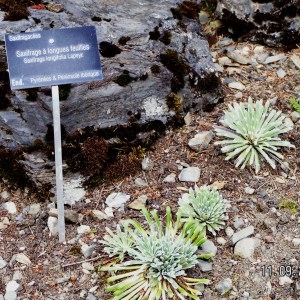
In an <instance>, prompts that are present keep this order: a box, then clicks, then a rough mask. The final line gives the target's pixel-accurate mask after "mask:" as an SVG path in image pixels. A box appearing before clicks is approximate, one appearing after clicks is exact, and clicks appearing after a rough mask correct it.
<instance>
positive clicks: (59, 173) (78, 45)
mask: <svg viewBox="0 0 300 300" xmlns="http://www.w3.org/2000/svg"><path fill="white" fill-rule="evenodd" d="M5 46H6V54H7V62H8V71H9V79H10V87H11V89H12V90H17V89H25V88H34V87H41V86H52V105H53V129H54V145H55V149H54V150H55V173H56V198H57V210H58V235H59V241H60V242H64V241H65V216H64V200H63V167H62V146H61V125H60V105H59V89H58V85H60V84H67V83H79V82H86V81H95V80H101V79H103V76H102V70H101V64H100V57H99V50H98V44H97V36H96V28H95V27H94V26H84V27H78V28H63V29H58V30H45V31H35V32H24V33H18V34H6V35H5Z"/></svg>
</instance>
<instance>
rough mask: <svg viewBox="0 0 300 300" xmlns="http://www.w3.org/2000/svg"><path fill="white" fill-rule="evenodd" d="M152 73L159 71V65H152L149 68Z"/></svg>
mask: <svg viewBox="0 0 300 300" xmlns="http://www.w3.org/2000/svg"><path fill="white" fill-rule="evenodd" d="M150 70H151V72H152V74H154V75H157V74H159V73H160V66H159V65H152V66H151V68H150Z"/></svg>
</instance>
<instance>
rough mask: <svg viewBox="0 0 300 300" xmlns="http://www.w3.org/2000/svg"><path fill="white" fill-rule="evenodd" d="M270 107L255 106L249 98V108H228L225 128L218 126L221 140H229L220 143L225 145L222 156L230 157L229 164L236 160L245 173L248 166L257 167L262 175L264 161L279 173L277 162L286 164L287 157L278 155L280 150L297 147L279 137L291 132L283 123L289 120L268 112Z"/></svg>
mask: <svg viewBox="0 0 300 300" xmlns="http://www.w3.org/2000/svg"><path fill="white" fill-rule="evenodd" d="M269 106H270V103H269V102H268V101H267V102H266V103H265V105H264V104H263V103H262V101H261V100H260V101H257V102H256V103H253V101H252V98H251V97H249V99H248V105H244V104H243V103H234V104H233V105H228V110H227V111H226V112H225V115H224V119H223V120H222V121H221V123H222V124H223V125H224V126H216V127H215V131H216V134H217V135H218V136H221V137H224V138H226V139H224V140H222V141H217V142H216V143H215V144H216V145H222V146H223V147H222V149H221V150H222V152H224V153H227V157H226V160H229V159H231V158H234V157H237V158H236V164H235V166H236V167H238V166H240V167H241V169H244V168H245V166H246V165H251V166H254V168H255V172H256V173H258V172H259V170H260V168H261V164H260V161H261V159H263V160H265V161H266V162H267V163H268V164H270V166H271V167H272V168H273V169H275V168H276V164H275V161H278V162H282V160H283V159H284V157H283V155H281V154H280V153H279V152H277V150H278V147H294V145H292V144H291V143H290V142H288V141H282V140H281V139H280V138H279V137H278V135H279V134H282V133H285V132H287V131H289V130H291V129H292V128H291V127H287V125H286V124H285V123H284V122H283V121H284V119H285V117H284V116H281V111H276V110H274V109H272V110H271V111H270V112H268V109H269Z"/></svg>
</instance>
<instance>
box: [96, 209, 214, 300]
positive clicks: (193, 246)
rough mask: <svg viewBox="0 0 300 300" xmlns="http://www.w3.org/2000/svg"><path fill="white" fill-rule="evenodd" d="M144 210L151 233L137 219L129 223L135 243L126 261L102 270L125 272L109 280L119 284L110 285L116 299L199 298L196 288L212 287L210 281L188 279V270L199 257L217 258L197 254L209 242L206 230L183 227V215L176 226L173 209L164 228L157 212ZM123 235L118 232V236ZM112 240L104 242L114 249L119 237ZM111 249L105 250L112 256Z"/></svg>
mask: <svg viewBox="0 0 300 300" xmlns="http://www.w3.org/2000/svg"><path fill="white" fill-rule="evenodd" d="M142 211H143V214H144V216H145V218H146V221H147V225H148V227H149V228H148V230H145V229H143V227H142V225H141V224H140V223H139V222H137V221H135V220H127V222H126V223H125V224H126V226H127V227H126V230H127V234H128V238H129V239H130V240H131V241H133V244H132V247H131V248H130V249H126V253H127V255H126V257H125V260H124V261H123V262H121V263H119V264H116V265H109V266H104V267H101V268H100V269H99V270H100V271H114V272H118V271H121V272H122V273H121V274H118V275H115V276H112V277H109V278H108V280H107V281H108V282H109V283H110V282H114V281H118V282H117V283H115V284H113V285H111V286H109V287H108V288H107V291H110V292H113V294H114V298H113V300H119V299H120V300H121V299H122V300H134V299H139V300H160V299H187V298H186V297H190V298H192V299H199V296H198V295H199V294H200V292H199V291H198V290H196V289H194V288H193V287H192V286H193V285H197V284H200V283H203V284H208V283H209V280H207V279H204V278H190V277H187V276H186V273H185V270H187V269H190V268H192V267H194V266H195V265H196V264H197V263H198V258H206V259H207V258H210V257H212V256H213V255H212V254H208V255H207V254H202V255H197V254H196V252H197V249H198V247H199V246H200V245H201V244H202V243H204V242H205V241H206V235H205V231H204V228H203V227H198V228H194V227H193V224H192V223H185V224H183V223H182V222H181V216H177V220H176V222H175V223H173V221H172V215H171V210H170V208H167V212H166V225H165V228H163V225H162V223H161V221H160V220H159V218H158V215H157V213H156V212H155V211H151V212H150V213H149V212H148V211H147V210H146V209H145V208H143V210H142ZM119 234H120V232H118V231H117V232H116V235H119ZM120 235H121V237H122V236H123V234H120ZM109 236H110V237H111V233H110V232H109ZM110 237H109V238H106V239H105V240H104V242H103V243H104V244H105V245H106V246H108V244H109V243H110V241H111V242H112V245H111V247H114V241H116V240H118V238H116V239H111V238H110ZM111 247H108V248H107V247H106V248H104V251H106V252H107V253H108V254H109V255H111V254H112V252H111V251H110V250H109V249H110V248H111ZM107 250H109V251H107ZM116 255H119V254H118V253H116Z"/></svg>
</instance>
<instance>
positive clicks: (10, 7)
mask: <svg viewBox="0 0 300 300" xmlns="http://www.w3.org/2000/svg"><path fill="white" fill-rule="evenodd" d="M40 2H41V1H38V0H36V1H32V0H0V9H1V10H3V11H5V12H6V13H5V16H4V20H5V21H18V20H22V19H27V18H28V16H29V12H28V10H27V7H28V6H30V5H34V4H38V3H40Z"/></svg>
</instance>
